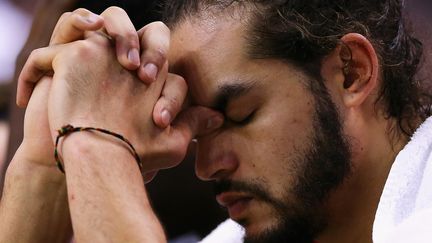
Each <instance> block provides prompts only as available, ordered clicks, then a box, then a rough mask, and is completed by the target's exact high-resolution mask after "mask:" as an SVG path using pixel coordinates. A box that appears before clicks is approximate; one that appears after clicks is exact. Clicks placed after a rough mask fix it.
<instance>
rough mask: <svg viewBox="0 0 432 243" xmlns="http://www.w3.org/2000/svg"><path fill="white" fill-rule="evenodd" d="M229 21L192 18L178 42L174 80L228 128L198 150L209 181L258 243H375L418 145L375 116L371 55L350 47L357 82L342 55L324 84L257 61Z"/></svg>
mask: <svg viewBox="0 0 432 243" xmlns="http://www.w3.org/2000/svg"><path fill="white" fill-rule="evenodd" d="M221 19H222V18H219V20H220V21H218V22H215V21H212V18H207V19H205V18H204V19H199V17H198V19H193V18H189V19H186V20H184V21H182V22H181V23H179V24H176V26H175V27H174V28H173V29H172V35H171V36H172V39H171V49H170V53H169V63H170V64H171V67H170V69H171V70H170V71H172V72H174V73H177V74H179V75H181V76H183V77H184V78H185V80H186V81H187V82H188V86H189V91H190V96H191V100H192V103H195V104H198V105H203V106H208V107H212V108H215V109H216V110H219V111H221V112H223V113H224V114H225V118H226V119H225V124H224V126H223V127H222V128H220V129H218V130H217V131H216V132H213V133H211V134H209V135H205V136H202V137H199V138H198V152H197V161H196V173H197V175H198V177H200V178H201V179H203V180H210V181H214V182H216V194H217V195H216V199H217V201H218V202H219V204H221V205H222V206H224V207H226V208H227V209H228V212H229V214H230V217H231V218H232V219H234V220H236V221H237V222H239V223H240V224H242V225H243V226H244V227H245V229H246V239H245V241H246V242H312V241H313V240H314V239H318V240H319V242H333V243H335V242H336V243H337V242H372V240H371V230H372V223H373V218H374V213H375V210H376V207H377V205H378V201H379V196H380V193H381V190H382V188H383V186H384V183H385V179H386V177H387V174H388V171H389V169H390V166H391V163H392V162H393V160H394V157H395V155H396V154H397V152H398V151H399V150H400V149H401V148H402V146H403V145H404V144H405V143H406V141H405V140H404V139H399V140H395V141H390V139H389V136H388V134H387V133H386V129H387V127H388V126H389V125H391V124H392V122H394V121H391V120H386V119H384V117H383V115H382V113H381V112H379V111H378V112H375V111H376V110H375V107H374V99H376V95H377V91H376V89H377V87H378V85H379V81H380V80H379V77H378V73H379V71H378V65H377V57H376V54H375V52H374V50H373V48H372V46H371V45H370V43H369V42H368V41H367V40H366V39H365V38H363V37H362V36H360V35H356V34H351V35H347V36H345V37H344V41H345V42H346V43H347V46H349V47H350V48H351V50H352V52H353V63H352V68H351V69H350V70H351V72H352V73H350V74H347V75H346V77H345V76H344V73H343V67H344V63H343V62H342V60H341V58H340V52H341V48H337V49H336V50H335V51H334V53H332V54H331V55H329V56H328V57H327V58H326V59H325V60H324V61H323V65H322V70H321V76H322V80H314V79H313V78H312V77H310V76H309V75H307V74H306V73H305V72H304V71H303V70H302V69H301V68H299V67H297V66H295V65H294V64H291V63H287V62H286V61H281V60H272V59H252V58H250V57H248V55H247V52H246V46H247V42H246V40H245V38H244V37H245V36H246V35H247V34H248V33H247V28H246V27H245V25H244V24H243V23H242V21H238V20H237V19H235V18H224V20H221ZM349 78H354V79H355V80H349V81H350V83H351V85H350V86H349V87H344V81H346V80H345V79H349ZM345 86H346V85H345Z"/></svg>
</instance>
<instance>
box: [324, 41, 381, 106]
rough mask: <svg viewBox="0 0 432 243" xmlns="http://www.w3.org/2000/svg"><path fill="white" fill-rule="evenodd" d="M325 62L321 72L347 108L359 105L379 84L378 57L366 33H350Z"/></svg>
mask: <svg viewBox="0 0 432 243" xmlns="http://www.w3.org/2000/svg"><path fill="white" fill-rule="evenodd" d="M341 42H342V43H341V44H340V45H338V47H337V48H335V50H334V51H333V52H332V53H330V55H328V56H327V57H326V58H325V59H324V60H323V63H322V70H321V74H322V75H323V78H324V79H325V80H326V81H327V82H332V83H331V84H330V85H331V86H332V88H333V89H334V90H336V92H337V93H338V94H339V96H340V98H341V101H342V102H343V104H344V105H345V107H347V108H350V107H355V106H360V105H361V104H363V102H364V101H365V100H366V98H367V97H368V96H369V95H370V94H371V91H373V90H374V89H375V88H376V87H377V84H378V76H379V75H378V74H379V66H378V56H377V54H376V52H375V49H374V48H373V46H372V44H371V43H370V42H369V40H367V39H366V38H365V37H364V36H362V35H360V34H357V33H350V34H347V35H345V36H343V37H342V38H341Z"/></svg>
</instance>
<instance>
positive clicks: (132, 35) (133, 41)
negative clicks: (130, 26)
mask: <svg viewBox="0 0 432 243" xmlns="http://www.w3.org/2000/svg"><path fill="white" fill-rule="evenodd" d="M124 36H125V38H126V41H127V43H128V44H129V45H131V46H133V47H139V39H138V34H137V33H136V32H135V31H133V30H130V31H127V32H126V33H125V35H124Z"/></svg>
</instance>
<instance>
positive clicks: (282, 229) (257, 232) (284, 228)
mask: <svg viewBox="0 0 432 243" xmlns="http://www.w3.org/2000/svg"><path fill="white" fill-rule="evenodd" d="M285 216H287V217H283V216H282V215H280V217H279V218H272V219H269V221H267V222H265V221H260V220H259V221H248V220H240V221H238V223H239V224H241V225H242V226H243V227H244V228H245V238H244V243H281V242H290V243H312V242H314V238H315V236H316V235H317V234H318V232H320V231H321V230H322V229H323V226H324V225H323V224H316V223H317V222H316V221H315V222H311V218H303V217H299V216H298V215H296V216H293V215H291V216H288V215H285Z"/></svg>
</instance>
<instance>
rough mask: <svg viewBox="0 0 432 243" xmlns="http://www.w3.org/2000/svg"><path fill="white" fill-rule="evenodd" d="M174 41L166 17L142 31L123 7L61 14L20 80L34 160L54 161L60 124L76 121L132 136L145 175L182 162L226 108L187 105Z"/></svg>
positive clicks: (147, 177) (26, 138) (27, 137)
mask: <svg viewBox="0 0 432 243" xmlns="http://www.w3.org/2000/svg"><path fill="white" fill-rule="evenodd" d="M169 45H170V31H169V29H168V27H166V26H165V25H164V24H163V23H161V22H155V23H151V24H149V25H147V26H145V27H143V28H142V29H140V30H139V31H138V32H137V31H136V30H135V28H134V26H133V25H132V23H131V21H130V20H129V17H128V16H127V14H126V13H125V12H124V11H123V10H122V9H120V8H117V7H111V8H108V9H107V10H106V11H104V12H103V13H102V14H101V15H96V14H93V13H91V12H89V11H88V10H85V9H78V10H76V11H74V12H71V13H65V14H63V15H62V17H61V18H60V19H59V21H58V23H57V25H56V27H55V30H54V32H53V35H52V38H51V41H50V45H49V46H48V47H45V48H40V49H37V50H35V51H33V52H32V54H31V55H30V57H29V58H28V60H27V62H26V64H25V66H24V68H23V70H22V73H21V75H20V77H19V80H18V93H17V104H18V105H19V106H21V107H27V110H26V117H25V124H24V140H23V145H24V146H25V147H26V148H27V150H26V151H28V153H27V156H29V157H31V158H32V159H31V161H34V162H35V163H37V164H39V165H43V166H48V167H55V163H54V161H53V141H54V139H55V138H56V136H57V133H56V131H57V130H58V129H59V128H60V127H62V126H64V125H66V124H72V125H73V126H86V127H89V126H91V127H98V128H104V129H108V130H111V131H113V132H116V133H119V134H122V135H123V136H124V137H126V138H127V139H129V140H130V142H131V143H132V144H133V145H134V146H135V147H136V149H137V152H138V154H139V155H140V157H141V159H142V161H143V173H144V174H145V180H146V181H149V180H151V179H152V178H153V176H154V175H155V174H156V172H157V171H158V170H160V169H163V168H169V167H173V166H175V165H177V164H178V163H179V162H181V161H182V159H183V158H184V156H185V154H186V151H187V148H188V145H189V143H190V141H191V140H192V138H194V137H196V136H199V135H203V134H207V133H209V132H212V131H214V130H215V129H217V128H219V127H220V126H221V125H222V123H223V116H222V115H221V114H220V113H218V112H215V111H213V110H211V109H208V108H205V107H200V106H189V107H187V106H186V107H185V106H184V101H185V99H186V94H187V84H186V81H185V80H184V79H183V78H182V77H180V76H179V75H176V74H172V73H168V61H167V55H168V53H169ZM47 74H53V75H52V77H49V76H47ZM68 146H73V145H70V144H68ZM131 156H132V155H131ZM65 167H66V173H67V167H68V165H67V163H66V164H65ZM137 168H138V167H137Z"/></svg>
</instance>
